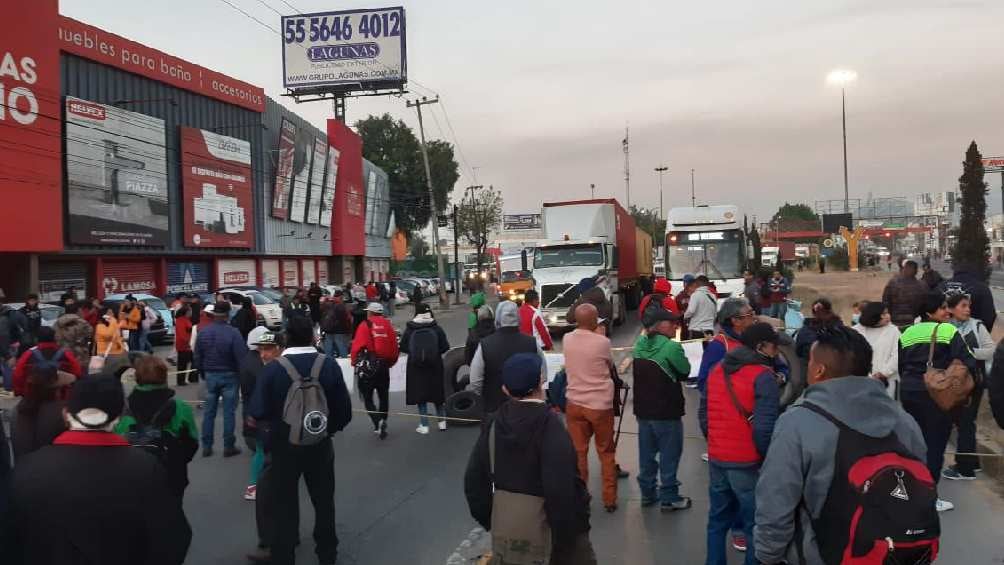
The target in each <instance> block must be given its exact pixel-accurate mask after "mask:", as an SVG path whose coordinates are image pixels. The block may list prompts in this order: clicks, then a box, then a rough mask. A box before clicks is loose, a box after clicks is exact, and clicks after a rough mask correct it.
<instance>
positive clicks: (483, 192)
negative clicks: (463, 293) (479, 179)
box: [457, 186, 503, 281]
mask: <svg viewBox="0 0 1004 565" xmlns="http://www.w3.org/2000/svg"><path fill="white" fill-rule="evenodd" d="M502 205H503V201H502V193H501V192H499V191H497V190H495V188H494V187H492V186H489V187H488V188H485V187H483V186H475V187H472V190H471V198H464V201H463V203H462V204H461V205H460V206H459V207H458V208H457V235H458V237H463V238H464V239H466V240H467V242H468V243H470V244H471V245H473V246H474V248H475V250H476V251H477V262H478V272H479V273H480V272H482V266H483V263H484V255H485V250H486V249H487V248H488V238H489V237H490V235H491V232H492V230H493V229H494V228H497V227H498V225H499V223H501V222H502ZM478 280H479V281H480V280H481V279H480V278H479V279H478Z"/></svg>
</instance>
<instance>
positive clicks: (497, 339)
mask: <svg viewBox="0 0 1004 565" xmlns="http://www.w3.org/2000/svg"><path fill="white" fill-rule="evenodd" d="M479 317H480V316H479ZM517 353H536V354H537V355H539V356H540V357H541V359H543V358H544V352H543V351H541V349H540V346H538V345H537V340H535V339H534V338H533V336H529V335H526V334H523V333H520V331H519V307H518V306H516V303H515V302H512V301H510V300H503V301H502V302H499V304H498V307H497V308H496V312H495V332H494V333H492V334H491V335H489V336H488V337H485V338H483V339H482V340H481V341H479V342H478V347H477V349H476V350H475V351H474V357H473V358H472V359H471V384H470V385H469V388H470V390H473V391H474V392H476V393H477V394H479V395H481V399H482V405H483V406H484V410H485V412H486V413H491V412H494V411H496V410H498V409H499V406H501V405H502V403H503V402H505V400H506V398H507V397H506V395H505V394H504V393H503V392H502V367H503V366H504V365H505V362H506V360H508V359H509V358H510V357H512V356H513V355H515V354H517ZM544 365H546V364H543V363H542V366H544ZM542 370H543V371H545V372H544V373H542V378H546V376H547V373H546V369H542Z"/></svg>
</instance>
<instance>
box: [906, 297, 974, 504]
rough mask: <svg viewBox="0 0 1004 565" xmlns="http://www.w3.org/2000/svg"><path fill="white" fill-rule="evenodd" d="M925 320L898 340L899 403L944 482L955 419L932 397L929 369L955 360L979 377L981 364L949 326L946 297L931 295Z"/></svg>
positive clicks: (937, 476)
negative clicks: (914, 424) (927, 376)
mask: <svg viewBox="0 0 1004 565" xmlns="http://www.w3.org/2000/svg"><path fill="white" fill-rule="evenodd" d="M922 310H923V312H924V321H922V322H919V323H916V324H914V325H912V326H910V327H908V328H907V329H906V330H905V331H904V332H903V335H902V336H900V338H899V376H900V388H901V390H900V400H901V401H902V403H903V409H904V410H906V411H907V413H909V414H910V415H911V416H913V419H914V420H916V421H917V425H919V426H920V431H921V433H922V434H923V435H924V442H925V443H926V444H927V468H928V470H930V472H931V476H932V477H934V481H935V483H937V482H938V481H939V480H940V479H941V469H942V466H943V465H944V462H945V447H946V446H947V445H948V437H949V436H950V435H951V433H952V418H951V416H950V415H949V414H947V413H945V412H944V411H943V410H941V408H939V407H938V405H937V404H935V403H934V400H933V399H932V398H931V395H930V393H928V391H927V387H926V386H925V384H924V373H926V372H927V371H928V369H929V368H934V369H946V368H947V367H948V366H949V364H951V363H952V362H953V361H955V360H956V359H957V360H959V361H960V362H962V363H963V364H964V365H965V366H966V368H967V369H968V370H969V373H970V374H978V371H979V369H980V367H979V366H980V365H982V362H981V361H977V360H976V358H975V357H973V354H972V352H971V351H970V350H969V347H968V346H967V345H966V342H965V340H964V339H963V338H962V334H961V333H960V332H959V331H958V330H957V329H956V327H955V326H953V325H952V324H950V323H947V322H948V321H949V312H948V305H947V304H946V303H945V295H943V294H941V293H938V292H932V293H930V294H928V295H927V297H926V302H925V305H924V307H923V308H922ZM937 506H938V511H939V512H944V511H947V510H952V509H953V508H955V505H954V504H952V503H951V502H949V501H948V500H943V499H941V498H939V499H938V503H937Z"/></svg>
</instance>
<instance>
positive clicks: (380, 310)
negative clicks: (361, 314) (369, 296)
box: [366, 302, 383, 314]
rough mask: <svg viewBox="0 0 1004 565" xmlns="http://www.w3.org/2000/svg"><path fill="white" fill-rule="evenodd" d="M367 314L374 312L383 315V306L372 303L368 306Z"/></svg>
mask: <svg viewBox="0 0 1004 565" xmlns="http://www.w3.org/2000/svg"><path fill="white" fill-rule="evenodd" d="M366 311H367V312H373V313H374V314H383V306H382V305H381V304H380V303H379V302H370V303H369V304H367V305H366Z"/></svg>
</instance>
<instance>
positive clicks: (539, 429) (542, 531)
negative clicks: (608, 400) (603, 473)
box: [464, 353, 596, 565]
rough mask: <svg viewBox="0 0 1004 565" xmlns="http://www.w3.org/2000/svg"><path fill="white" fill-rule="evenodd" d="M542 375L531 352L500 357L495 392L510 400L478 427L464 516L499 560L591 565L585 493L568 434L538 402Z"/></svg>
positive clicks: (466, 476)
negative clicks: (487, 535) (487, 536)
mask: <svg viewBox="0 0 1004 565" xmlns="http://www.w3.org/2000/svg"><path fill="white" fill-rule="evenodd" d="M542 370H543V366H542V364H541V359H540V357H539V356H538V355H537V354H535V353H516V354H514V355H512V356H510V357H509V358H508V359H506V361H505V363H504V364H503V367H502V372H501V388H502V390H503V392H504V394H505V395H506V396H507V397H509V398H510V399H511V400H510V401H509V402H503V403H501V404H500V405H499V408H498V411H497V412H496V413H494V414H492V415H491V416H489V420H488V421H487V422H486V424H485V426H483V427H482V429H481V435H480V436H479V437H478V441H477V443H476V444H475V445H474V449H473V450H472V451H471V456H470V459H469V461H468V463H467V471H466V472H465V473H464V494H465V495H466V498H467V505H468V507H469V508H470V511H471V516H472V517H474V519H475V520H476V521H477V522H478V523H479V524H481V526H482V527H483V528H485V529H486V530H488V531H490V532H491V533H492V552H493V556H494V559H495V560H498V562H507V563H508V562H520V563H522V562H526V561H525V559H526V558H527V557H529V556H528V555H527V554H526V548H529V551H531V552H533V554H534V555H533V556H532V559H534V562H537V563H550V564H551V565H595V563H596V554H595V552H594V551H593V547H592V543H591V542H590V541H589V492H588V490H587V489H586V484H585V482H583V480H582V478H581V477H579V475H578V472H577V463H576V455H575V448H574V447H573V446H572V442H571V440H570V439H569V436H568V432H566V431H565V428H564V426H562V424H561V420H560V419H559V418H558V416H557V415H556V414H555V413H554V412H552V411H550V410H549V409H548V408H547V405H546V404H545V403H544V391H543V390H542V383H541V380H540V374H541V372H542ZM510 559H511V561H510ZM517 559H522V560H521V561H516V560H517ZM492 562H493V563H494V562H495V561H492Z"/></svg>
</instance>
